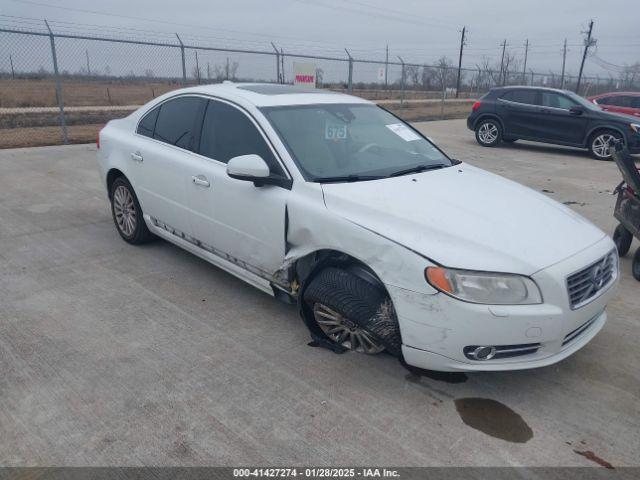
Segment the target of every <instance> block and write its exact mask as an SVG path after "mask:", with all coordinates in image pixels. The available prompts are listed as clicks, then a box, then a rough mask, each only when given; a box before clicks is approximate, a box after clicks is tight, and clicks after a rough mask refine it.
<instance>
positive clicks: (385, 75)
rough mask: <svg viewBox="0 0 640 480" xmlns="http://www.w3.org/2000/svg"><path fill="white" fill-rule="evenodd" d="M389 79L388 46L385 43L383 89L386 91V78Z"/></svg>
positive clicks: (387, 84)
mask: <svg viewBox="0 0 640 480" xmlns="http://www.w3.org/2000/svg"><path fill="white" fill-rule="evenodd" d="M388 77H389V44H388V43H387V55H386V56H385V57H384V89H385V90H387V87H388V86H389V83H388V81H387V78H388Z"/></svg>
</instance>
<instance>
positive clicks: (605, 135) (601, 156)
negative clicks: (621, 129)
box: [589, 130, 622, 161]
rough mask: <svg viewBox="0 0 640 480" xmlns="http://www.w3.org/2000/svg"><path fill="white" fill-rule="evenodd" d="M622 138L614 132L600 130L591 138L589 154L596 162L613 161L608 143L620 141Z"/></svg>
mask: <svg viewBox="0 0 640 480" xmlns="http://www.w3.org/2000/svg"><path fill="white" fill-rule="evenodd" d="M621 138H622V136H621V135H620V134H619V133H618V132H616V131H614V130H598V131H597V132H595V133H594V134H593V135H591V137H590V138H589V153H591V156H592V157H593V158H595V159H596V160H602V161H609V160H613V157H612V156H611V151H610V149H609V147H608V143H609V142H610V141H611V140H613V139H616V140H620V139H621Z"/></svg>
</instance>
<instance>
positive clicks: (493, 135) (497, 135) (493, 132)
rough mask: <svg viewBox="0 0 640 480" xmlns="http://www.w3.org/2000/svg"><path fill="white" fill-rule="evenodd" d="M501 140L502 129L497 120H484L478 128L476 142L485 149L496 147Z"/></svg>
mask: <svg viewBox="0 0 640 480" xmlns="http://www.w3.org/2000/svg"><path fill="white" fill-rule="evenodd" d="M501 140H502V128H501V127H500V124H499V123H498V122H497V121H496V120H493V119H487V120H482V121H481V122H480V123H479V124H478V125H477V126H476V141H477V142H478V143H479V144H480V145H482V146H483V147H495V146H496V145H498V144H499V143H500V141H501Z"/></svg>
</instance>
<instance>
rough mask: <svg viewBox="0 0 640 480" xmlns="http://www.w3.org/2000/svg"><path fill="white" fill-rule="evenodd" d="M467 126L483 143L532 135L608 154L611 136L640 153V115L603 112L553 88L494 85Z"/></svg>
mask: <svg viewBox="0 0 640 480" xmlns="http://www.w3.org/2000/svg"><path fill="white" fill-rule="evenodd" d="M467 127H468V128H469V129H471V130H473V131H475V132H476V140H477V141H478V143H479V144H480V145H482V146H485V147H494V146H496V145H498V144H499V143H500V142H501V141H503V142H515V141H516V140H520V139H522V140H533V141H536V142H544V143H555V144H557V145H568V146H571V147H579V148H587V149H589V151H590V152H591V154H592V155H593V156H594V157H595V158H597V159H598V160H609V159H610V158H611V153H610V152H609V143H610V142H611V140H613V139H624V142H625V143H626V144H627V146H628V147H629V151H630V152H631V153H640V120H639V119H637V118H634V117H631V116H627V115H621V114H615V113H609V112H603V111H602V110H600V109H599V108H598V107H597V106H596V105H594V104H593V103H591V102H589V101H587V100H585V99H584V98H582V97H580V96H578V95H576V94H575V93H573V92H568V91H565V90H555V89H552V88H535V87H501V88H494V89H492V90H491V91H490V92H489V93H487V94H486V95H485V96H484V97H482V98H481V99H480V100H478V101H477V102H475V103H474V105H473V109H472V112H471V115H469V117H468V118H467Z"/></svg>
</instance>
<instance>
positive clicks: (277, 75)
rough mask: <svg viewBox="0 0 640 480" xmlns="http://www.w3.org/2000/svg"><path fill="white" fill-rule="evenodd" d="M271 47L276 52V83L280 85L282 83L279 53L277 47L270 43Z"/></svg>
mask: <svg viewBox="0 0 640 480" xmlns="http://www.w3.org/2000/svg"><path fill="white" fill-rule="evenodd" d="M271 46H272V47H273V49H274V50H275V52H276V78H277V80H276V83H282V81H281V80H280V52H279V51H278V47H276V46H275V44H274V43H273V42H271Z"/></svg>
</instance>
